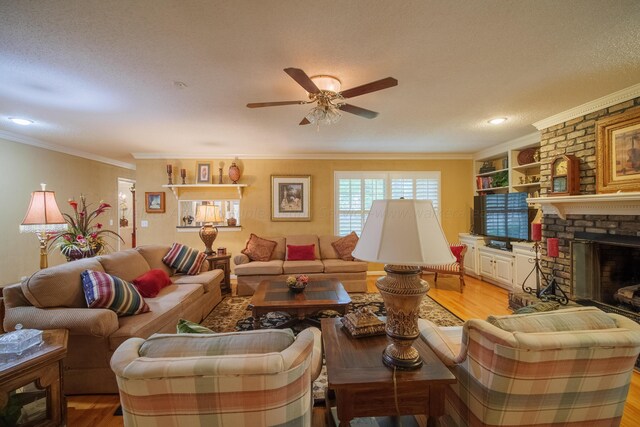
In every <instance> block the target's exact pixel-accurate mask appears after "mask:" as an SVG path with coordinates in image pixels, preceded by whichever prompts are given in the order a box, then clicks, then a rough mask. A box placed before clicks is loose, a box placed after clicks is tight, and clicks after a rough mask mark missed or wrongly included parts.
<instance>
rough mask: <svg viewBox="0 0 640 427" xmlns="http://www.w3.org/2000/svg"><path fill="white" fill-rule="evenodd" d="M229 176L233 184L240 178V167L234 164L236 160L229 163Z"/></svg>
mask: <svg viewBox="0 0 640 427" xmlns="http://www.w3.org/2000/svg"><path fill="white" fill-rule="evenodd" d="M229 178H230V179H231V181H232V182H233V183H234V184H237V183H238V180H239V179H240V168H239V167H238V166H237V165H236V162H233V163H231V166H229Z"/></svg>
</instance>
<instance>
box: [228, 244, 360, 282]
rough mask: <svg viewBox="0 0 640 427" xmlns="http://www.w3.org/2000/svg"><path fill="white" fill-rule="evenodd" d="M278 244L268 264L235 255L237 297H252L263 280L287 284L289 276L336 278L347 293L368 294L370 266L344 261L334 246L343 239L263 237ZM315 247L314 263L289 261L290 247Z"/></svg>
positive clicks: (241, 255)
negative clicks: (288, 249)
mask: <svg viewBox="0 0 640 427" xmlns="http://www.w3.org/2000/svg"><path fill="white" fill-rule="evenodd" d="M264 239H267V240H272V241H274V242H276V243H277V245H276V248H275V250H274V251H273V253H272V254H271V259H270V260H269V261H251V260H250V259H249V257H248V256H246V255H244V254H240V255H236V256H235V257H234V259H233V261H234V263H235V268H234V273H235V274H236V276H237V277H238V295H253V293H254V292H255V290H256V289H257V287H258V285H259V284H260V282H261V281H263V280H285V279H286V277H287V276H290V275H296V274H306V275H308V276H309V278H310V279H312V280H313V279H314V278H315V279H323V278H335V279H338V280H340V282H342V284H343V286H344V288H345V290H346V291H347V292H366V291H367V263H366V262H363V261H343V260H342V259H340V257H339V256H338V253H337V252H336V251H335V249H334V248H333V246H332V245H331V244H332V243H333V242H335V241H336V240H338V239H340V236H319V237H318V236H317V235H315V234H306V235H299V236H285V237H264ZM311 244H313V245H315V258H316V259H315V260H313V261H286V258H287V257H286V250H287V245H295V246H302V245H311Z"/></svg>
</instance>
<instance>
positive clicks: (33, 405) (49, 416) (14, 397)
mask: <svg viewBox="0 0 640 427" xmlns="http://www.w3.org/2000/svg"><path fill="white" fill-rule="evenodd" d="M68 337H69V332H68V331H67V330H66V329H52V330H48V331H43V332H42V340H43V343H42V344H41V345H40V346H39V347H38V348H37V349H33V350H32V351H30V352H28V353H27V354H25V355H23V356H21V357H20V358H19V359H17V360H14V361H11V362H9V363H0V416H5V417H7V416H8V412H12V411H13V410H15V411H17V414H20V412H21V411H24V412H26V413H27V414H28V420H25V423H24V425H29V426H47V427H48V426H62V425H66V423H67V402H66V399H65V397H64V388H63V384H62V378H63V372H62V359H64V358H65V356H66V355H67V340H68ZM8 418H9V419H11V416H8ZM11 422H15V421H11ZM19 425H23V424H22V423H21V424H19Z"/></svg>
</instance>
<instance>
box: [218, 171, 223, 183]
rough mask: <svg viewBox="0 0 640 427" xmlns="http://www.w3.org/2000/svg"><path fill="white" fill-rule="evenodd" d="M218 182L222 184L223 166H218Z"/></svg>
mask: <svg viewBox="0 0 640 427" xmlns="http://www.w3.org/2000/svg"><path fill="white" fill-rule="evenodd" d="M218 184H222V168H218Z"/></svg>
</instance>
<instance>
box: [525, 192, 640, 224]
mask: <svg viewBox="0 0 640 427" xmlns="http://www.w3.org/2000/svg"><path fill="white" fill-rule="evenodd" d="M527 202H528V203H530V204H539V205H540V206H542V211H543V212H544V213H545V214H556V215H558V216H559V217H560V218H562V219H566V218H567V215H571V214H576V215H638V212H640V192H633V193H612V194H584V195H580V196H547V197H530V198H528V199H527Z"/></svg>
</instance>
